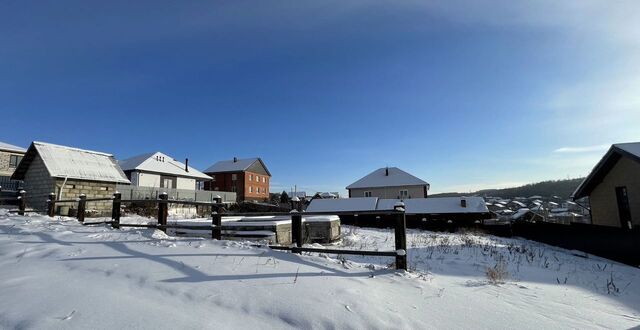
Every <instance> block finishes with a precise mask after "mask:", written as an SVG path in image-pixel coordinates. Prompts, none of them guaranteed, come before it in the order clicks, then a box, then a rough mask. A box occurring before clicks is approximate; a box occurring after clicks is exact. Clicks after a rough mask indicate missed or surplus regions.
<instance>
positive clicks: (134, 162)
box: [118, 152, 211, 190]
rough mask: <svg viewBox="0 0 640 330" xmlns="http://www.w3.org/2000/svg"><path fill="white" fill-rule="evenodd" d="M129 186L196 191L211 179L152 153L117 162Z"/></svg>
mask: <svg viewBox="0 0 640 330" xmlns="http://www.w3.org/2000/svg"><path fill="white" fill-rule="evenodd" d="M118 164H119V165H120V167H121V168H122V170H123V171H124V173H125V174H126V176H127V178H129V180H130V181H131V184H132V185H134V186H138V187H153V188H166V189H185V190H196V189H197V188H198V187H201V186H202V184H199V183H202V182H206V181H211V177H210V176H208V175H206V174H204V173H202V172H200V171H198V170H196V169H195V168H193V167H190V166H189V160H188V159H186V160H185V162H184V163H182V162H180V161H178V160H176V159H173V157H170V156H168V155H166V154H164V153H161V152H154V153H147V154H142V155H138V156H134V157H131V158H128V159H124V160H120V161H118Z"/></svg>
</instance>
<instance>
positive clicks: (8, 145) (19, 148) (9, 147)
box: [0, 141, 27, 153]
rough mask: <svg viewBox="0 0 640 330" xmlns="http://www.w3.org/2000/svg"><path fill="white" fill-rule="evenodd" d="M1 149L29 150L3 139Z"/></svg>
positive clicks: (22, 151) (23, 151) (0, 142)
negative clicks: (5, 141)
mask: <svg viewBox="0 0 640 330" xmlns="http://www.w3.org/2000/svg"><path fill="white" fill-rule="evenodd" d="M0 150H6V151H14V152H21V153H25V152H27V149H25V148H21V147H18V146H14V145H13V144H8V143H4V142H2V141H0Z"/></svg>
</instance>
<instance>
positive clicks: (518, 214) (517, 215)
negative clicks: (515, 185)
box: [511, 207, 531, 220]
mask: <svg viewBox="0 0 640 330" xmlns="http://www.w3.org/2000/svg"><path fill="white" fill-rule="evenodd" d="M529 212H531V210H529V209H528V208H525V207H523V208H521V209H519V210H518V212H516V213H514V214H513V215H512V216H511V219H514V220H517V219H520V218H522V217H523V216H524V215H526V214H528V213H529Z"/></svg>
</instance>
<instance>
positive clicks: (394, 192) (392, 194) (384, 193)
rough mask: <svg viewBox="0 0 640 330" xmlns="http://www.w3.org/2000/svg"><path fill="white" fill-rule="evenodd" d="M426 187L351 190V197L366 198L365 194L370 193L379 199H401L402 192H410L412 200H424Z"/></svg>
mask: <svg viewBox="0 0 640 330" xmlns="http://www.w3.org/2000/svg"><path fill="white" fill-rule="evenodd" d="M424 187H425V186H409V187H384V188H362V189H361V188H358V189H351V190H350V191H351V195H350V197H352V198H355V197H365V196H364V192H365V191H370V192H371V197H378V198H399V196H400V190H404V189H406V190H408V191H409V197H410V198H424V197H426V196H425V194H424V189H425V188H424Z"/></svg>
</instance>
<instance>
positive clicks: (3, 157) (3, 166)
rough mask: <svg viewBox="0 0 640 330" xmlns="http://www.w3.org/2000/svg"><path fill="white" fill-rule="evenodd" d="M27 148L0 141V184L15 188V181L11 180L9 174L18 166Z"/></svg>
mask: <svg viewBox="0 0 640 330" xmlns="http://www.w3.org/2000/svg"><path fill="white" fill-rule="evenodd" d="M25 152H27V149H24V148H21V147H18V146H14V145H11V144H8V143H4V142H0V186H2V187H3V188H4V189H5V190H6V189H7V188H10V189H16V188H17V186H16V184H15V182H11V180H10V179H11V175H13V172H14V171H15V170H16V168H18V164H20V161H21V160H22V157H23V156H24V154H25Z"/></svg>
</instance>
